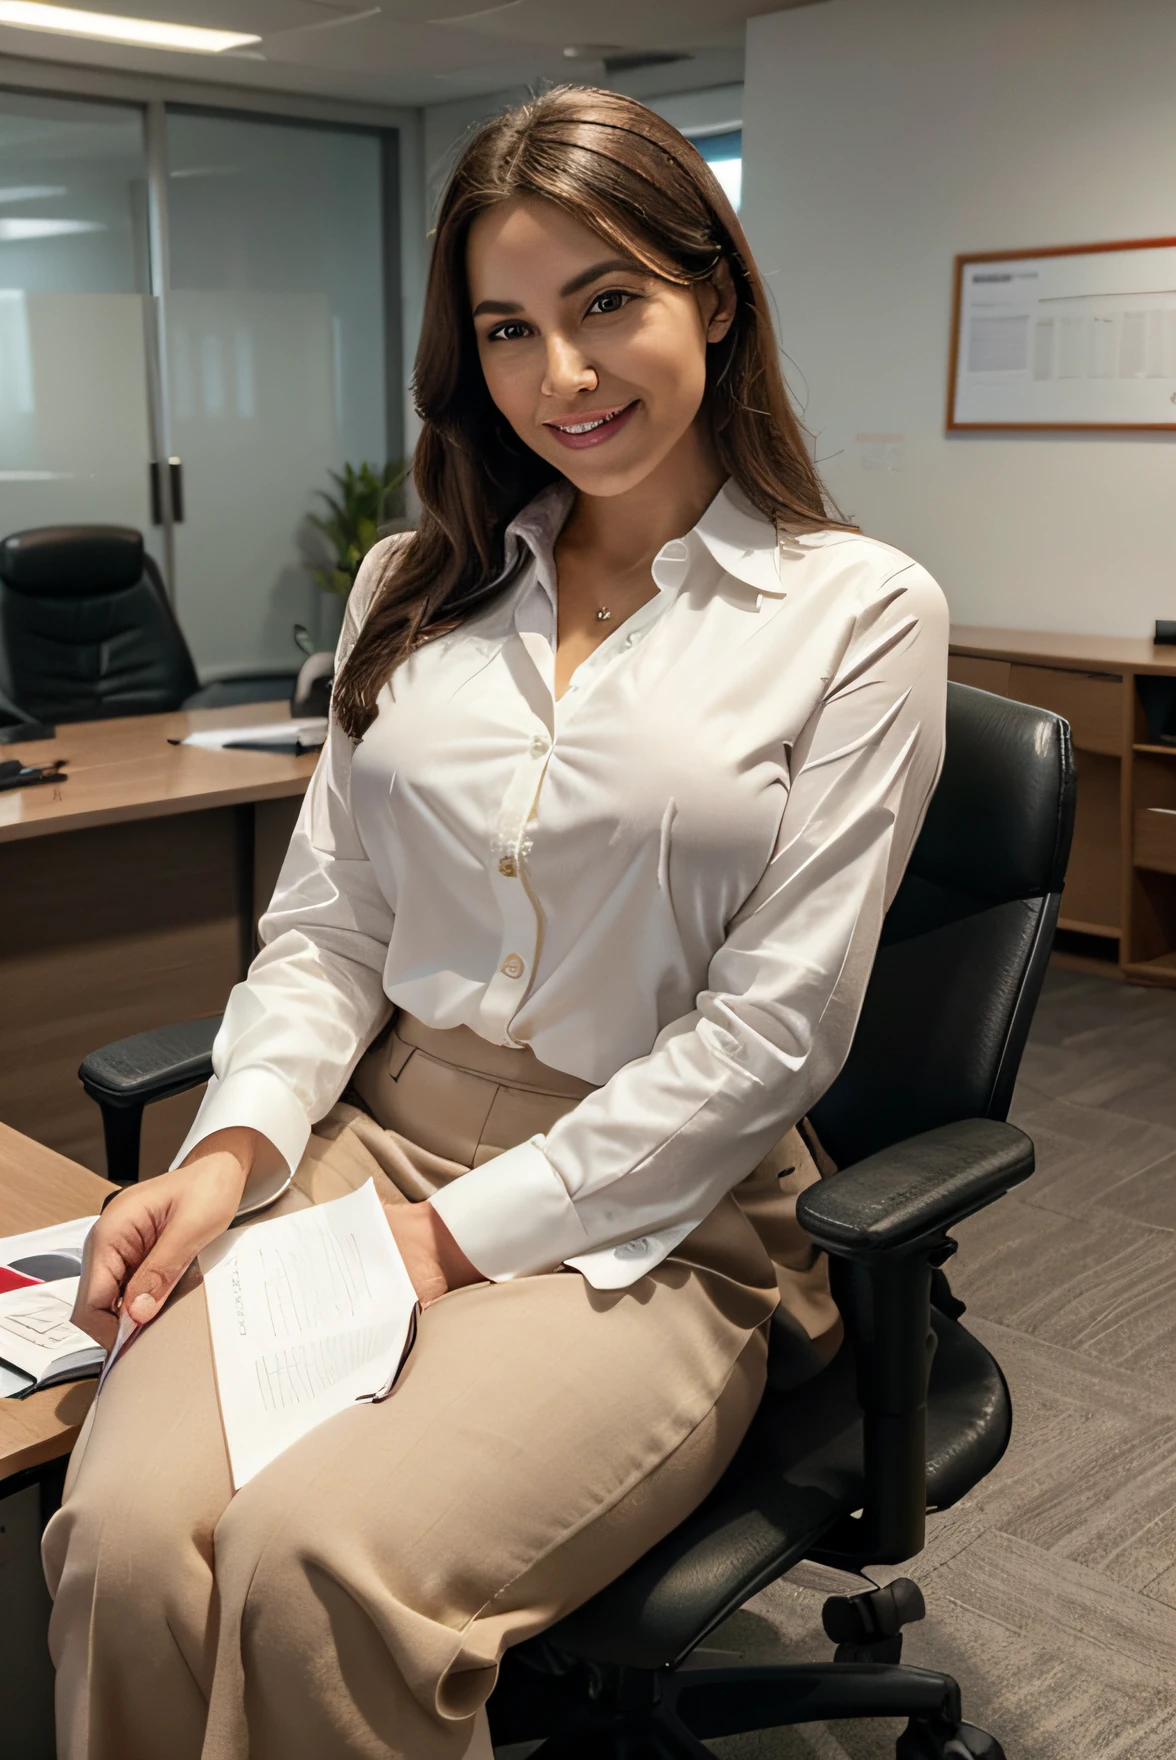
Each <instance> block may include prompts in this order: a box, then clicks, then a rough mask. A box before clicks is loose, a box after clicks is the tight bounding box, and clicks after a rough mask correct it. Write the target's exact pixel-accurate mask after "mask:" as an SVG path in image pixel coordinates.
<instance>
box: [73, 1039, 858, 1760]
mask: <svg viewBox="0 0 1176 1760" xmlns="http://www.w3.org/2000/svg"><path fill="white" fill-rule="evenodd" d="M587 1091H588V1090H587V1088H586V1086H585V1084H584V1083H582V1082H577V1081H574V1080H572V1079H570V1078H568V1077H567V1076H564V1075H560V1074H559V1073H558V1072H556V1071H554V1070H550V1069H546V1068H545V1067H544V1066H543V1065H542V1064H541V1063H539V1062H538V1061H537V1060H536V1059H535V1058H534V1057H533V1056H532V1055H531V1053H530V1052H527V1051H514V1050H509V1049H503V1048H500V1047H497V1046H492V1045H487V1044H485V1043H484V1042H483V1041H481V1040H480V1039H478V1038H477V1037H476V1036H475V1035H474V1034H473V1033H470V1032H465V1031H458V1032H445V1033H437V1032H430V1031H429V1030H428V1029H427V1028H425V1027H422V1026H421V1024H420V1023H419V1022H417V1021H414V1020H412V1019H411V1018H408V1017H405V1016H401V1017H400V1018H399V1019H398V1020H397V1022H396V1024H395V1026H394V1027H393V1029H392V1030H390V1031H389V1032H388V1033H387V1034H385V1035H383V1036H382V1038H381V1040H380V1043H379V1044H378V1045H377V1046H375V1047H374V1048H373V1049H372V1051H371V1052H369V1053H368V1055H367V1056H366V1057H365V1058H364V1059H363V1062H362V1063H361V1065H360V1066H359V1068H358V1069H357V1071H356V1075H355V1081H354V1084H353V1087H352V1089H351V1090H350V1097H349V1098H347V1099H345V1100H344V1101H343V1102H341V1103H340V1105H338V1106H337V1107H336V1108H335V1109H334V1110H333V1111H332V1112H331V1114H330V1115H329V1116H328V1118H326V1119H325V1120H324V1121H323V1122H322V1124H320V1125H319V1126H317V1127H316V1129H315V1131H314V1134H313V1135H312V1137H311V1140H310V1143H309V1145H308V1147H307V1151H306V1154H305V1155H304V1157H303V1159H302V1161H301V1162H300V1163H299V1166H298V1168H297V1170H296V1172H295V1175H294V1179H293V1183H292V1185H291V1187H290V1189H289V1190H288V1191H287V1192H286V1193H285V1195H284V1196H283V1197H282V1198H281V1199H280V1200H279V1202H278V1204H277V1205H276V1206H275V1207H274V1211H272V1212H270V1214H283V1213H287V1212H289V1211H290V1210H292V1209H298V1208H301V1207H304V1206H306V1205H313V1204H317V1203H322V1202H324V1201H326V1200H328V1199H330V1198H332V1197H336V1196H339V1195H341V1194H342V1193H343V1192H346V1191H351V1190H355V1189H356V1188H357V1187H358V1186H360V1185H362V1184H363V1183H364V1182H365V1181H366V1180H368V1179H372V1180H373V1181H374V1183H375V1185H376V1188H377V1190H378V1192H379V1194H380V1197H381V1198H382V1200H383V1201H384V1202H385V1203H386V1204H394V1203H396V1202H408V1201H410V1200H413V1199H421V1198H425V1197H427V1196H428V1195H429V1194H430V1193H432V1192H435V1191H436V1190H438V1188H439V1187H440V1186H442V1185H443V1184H444V1183H445V1182H446V1181H447V1180H450V1179H455V1178H458V1177H460V1175H461V1174H462V1172H463V1171H465V1170H467V1169H468V1168H469V1167H470V1166H472V1165H474V1164H475V1163H477V1162H480V1161H484V1160H486V1159H487V1158H488V1157H490V1156H492V1155H494V1154H496V1153H498V1152H500V1151H501V1150H503V1149H506V1148H509V1147H511V1146H512V1145H513V1144H515V1143H517V1142H520V1141H523V1140H525V1139H526V1138H527V1137H529V1136H531V1135H532V1134H533V1133H534V1132H536V1131H540V1130H544V1129H546V1128H547V1127H549V1126H550V1125H551V1124H552V1123H554V1121H555V1120H556V1119H557V1118H558V1117H559V1116H560V1115H561V1114H562V1113H563V1112H565V1111H567V1110H568V1108H569V1107H572V1106H574V1105H575V1104H576V1102H577V1100H579V1099H581V1098H582V1097H583V1095H584V1094H585V1093H586V1092H587ZM815 1177H817V1172H816V1168H815V1166H814V1164H813V1162H812V1159H811V1156H809V1155H808V1153H807V1151H806V1150H805V1147H804V1144H803V1143H802V1142H801V1141H800V1140H799V1139H797V1138H796V1137H795V1135H792V1136H790V1137H789V1138H787V1139H785V1142H784V1143H783V1144H782V1145H781V1146H780V1149H779V1151H778V1152H777V1154H776V1155H774V1156H772V1157H769V1158H768V1159H767V1160H766V1161H765V1162H764V1163H763V1164H762V1166H761V1167H760V1168H758V1169H757V1170H756V1172H755V1173H754V1174H752V1175H751V1176H749V1178H748V1179H747V1180H745V1181H744V1182H743V1184H742V1185H741V1186H740V1187H739V1188H738V1189H737V1191H736V1192H735V1193H734V1194H733V1195H729V1196H727V1197H725V1198H724V1199H722V1200H721V1202H720V1203H719V1204H717V1205H716V1206H715V1208H714V1210H713V1211H711V1213H710V1214H709V1215H708V1216H707V1217H706V1218H705V1219H704V1221H703V1222H702V1223H700V1224H699V1226H698V1227H697V1228H696V1229H694V1230H692V1232H691V1233H690V1234H689V1235H687V1236H686V1238H685V1239H684V1240H683V1241H681V1242H680V1243H679V1244H678V1246H677V1247H676V1248H675V1250H674V1252H673V1253H671V1254H670V1255H669V1256H668V1257H667V1258H666V1259H665V1260H664V1261H663V1262H662V1263H661V1264H660V1265H657V1266H655V1267H654V1269H653V1270H652V1271H650V1272H646V1273H645V1274H644V1275H643V1276H642V1277H641V1278H640V1279H639V1280H638V1281H637V1282H636V1283H635V1284H634V1285H632V1286H631V1287H629V1288H626V1289H621V1290H597V1289H594V1288H593V1287H592V1286H591V1285H589V1284H588V1283H587V1281H586V1280H585V1279H584V1278H582V1277H580V1276H579V1275H577V1274H576V1273H575V1272H572V1271H567V1270H564V1271H557V1272H553V1273H550V1274H541V1275H537V1276H534V1277H524V1278H518V1279H516V1280H514V1281H512V1282H507V1283H502V1284H494V1283H479V1284H474V1285H471V1286H469V1287H468V1288H464V1289H457V1290H452V1291H450V1292H449V1293H448V1294H447V1295H444V1296H442V1297H441V1298H440V1299H439V1300H438V1301H436V1302H433V1303H431V1304H430V1305H429V1306H428V1307H427V1308H426V1309H425V1310H424V1312H423V1313H422V1314H421V1316H420V1321H419V1325H418V1331H417V1338H416V1342H415V1344H414V1347H413V1349H412V1351H411V1353H410V1355H409V1357H408V1360H407V1363H406V1365H405V1368H404V1370H403V1373H402V1374H401V1376H400V1378H399V1380H398V1381H397V1384H396V1388H395V1391H394V1393H393V1395H392V1397H391V1398H389V1399H387V1400H385V1401H383V1402H382V1403H380V1404H378V1405H372V1404H367V1403H361V1404H358V1405H356V1406H354V1407H352V1408H350V1409H349V1410H347V1411H345V1412H342V1413H340V1414H339V1415H338V1416H336V1417H334V1418H331V1419H330V1420H328V1421H327V1422H326V1423H324V1424H322V1425H320V1426H319V1427H318V1428H317V1429H315V1430H313V1431H311V1433H310V1434H309V1435H308V1436H306V1437H304V1438H303V1439H302V1440H301V1441H300V1442H298V1443H296V1444H295V1445H294V1446H293V1447H291V1448H289V1449H287V1450H286V1451H285V1453H284V1454H282V1455H280V1456H279V1457H278V1458H277V1460H275V1461H274V1462H272V1463H271V1464H270V1465H269V1466H268V1467H266V1468H265V1470H264V1471H263V1472H261V1473H259V1474H258V1475H257V1476H256V1477H255V1478H254V1479H252V1480H250V1482H249V1483H248V1484H247V1485H246V1486H244V1487H243V1489H242V1490H240V1491H239V1492H237V1493H236V1495H234V1493H233V1486H232V1480H231V1477H230V1473H229V1466H228V1458H227V1454H226V1450H225V1446H224V1440H223V1436H222V1432H221V1426H220V1421H219V1415H218V1409H217V1395H216V1380H215V1375H214V1371H213V1362H212V1352H211V1348H210V1344H209V1337H208V1324H207V1316H206V1312H205V1304H204V1294H203V1290H202V1288H201V1286H200V1282H199V1277H198V1275H197V1274H196V1273H195V1272H193V1273H190V1274H189V1275H188V1276H187V1277H186V1278H185V1279H184V1281H183V1283H182V1285H181V1286H180V1288H179V1290H178V1291H177V1292H176V1294H175V1296H174V1297H173V1298H172V1300H171V1301H169V1302H168V1304H167V1305H166V1307H165V1308H164V1310H163V1312H162V1313H161V1314H160V1316H159V1318H158V1320H156V1322H155V1323H154V1324H153V1325H152V1326H151V1327H149V1328H147V1329H146V1330H145V1332H144V1334H143V1337H142V1339H141V1341H140V1342H139V1343H138V1344H137V1345H136V1348H135V1350H134V1351H131V1352H128V1353H127V1356H126V1358H125V1359H124V1360H123V1361H122V1362H120V1363H118V1364H117V1365H116V1366H115V1368H114V1371H113V1373H112V1374H111V1376H110V1378H109V1380H108V1382H107V1383H106V1384H105V1386H104V1387H103V1390H102V1394H101V1397H100V1398H99V1399H98V1400H97V1401H96V1402H95V1404H94V1406H93V1408H92V1410H91V1414H90V1418H89V1420H88V1421H87V1424H86V1426H85V1428H84V1430H83V1432H82V1436H81V1438H80V1440H79V1443H78V1446H77V1448H76V1450H75V1452H74V1458H73V1461H72V1463H71V1468H70V1474H69V1479H68V1481H67V1485H66V1491H65V1497H64V1501H63V1504H62V1507H61V1509H60V1511H59V1512H58V1514H57V1515H56V1516H55V1517H54V1518H53V1520H52V1521H51V1522H50V1524H49V1527H48V1529H47V1530H46V1534H45V1543H44V1557H45V1566H46V1573H47V1577H48V1581H49V1585H50V1588H51V1591H52V1593H53V1594H54V1597H55V1605H54V1610H53V1618H52V1623H51V1627H50V1647H51V1651H52V1655H53V1659H54V1662H55V1663H56V1665H57V1670H58V1690H57V1721H58V1752H59V1756H60V1760H159V1756H160V1755H163V1754H166V1755H168V1756H170V1757H172V1760H325V1757H326V1756H330V1757H331V1760H376V1757H377V1756H378V1757H379V1760H485V1757H486V1756H487V1755H488V1754H489V1736H488V1731H487V1723H486V1716H485V1711H484V1704H485V1700H486V1699H487V1697H488V1696H489V1694H490V1692H491V1690H492V1688H493V1686H494V1681H495V1675H496V1672H497V1668H498V1662H499V1659H500V1657H501V1656H502V1653H503V1650H504V1649H505V1648H506V1647H507V1646H508V1645H512V1644H517V1643H520V1642H521V1641H523V1640H524V1639H526V1638H528V1637H531V1636H533V1635H534V1634H536V1633H537V1632H540V1631H543V1630H545V1629H546V1628H547V1627H548V1626H550V1625H551V1624H552V1622H553V1621H555V1620H558V1619H559V1618H561V1617H562V1616H563V1615H564V1614H565V1613H567V1612H569V1611H570V1610H571V1609H572V1608H575V1607H577V1606H579V1605H580V1604H581V1603H582V1602H583V1601H585V1600H586V1599H587V1598H588V1597H590V1596H591V1595H594V1594H595V1593H596V1592H597V1591H598V1590H599V1589H600V1588H602V1587H603V1586H604V1584H606V1583H608V1582H610V1581H611V1580H612V1579H613V1578H615V1577H616V1576H618V1575H619V1574H620V1573H621V1572H622V1571H624V1570H625V1569H627V1568H628V1566H629V1565H631V1564H632V1563H633V1562H634V1561H635V1560H636V1559H638V1558H639V1557H641V1556H642V1554H643V1553H645V1552H646V1551H648V1549H649V1548H650V1547H651V1546H654V1545H656V1544H657V1542H658V1541H659V1540H660V1539H662V1538H663V1536H664V1535H666V1534H668V1533H669V1532H671V1531H672V1529H673V1528H675V1527H676V1526H677V1525H678V1524H679V1523H680V1522H682V1521H683V1520H684V1519H685V1518H686V1516H687V1515H688V1514H689V1513H690V1511H691V1510H692V1509H694V1508H696V1507H697V1505H698V1504H699V1503H700V1502H701V1500H702V1499H703V1498H704V1497H705V1496H706V1495H707V1493H708V1492H709V1491H710V1490H711V1488H712V1487H713V1486H714V1485H715V1483H716V1482H717V1480H718V1479H719V1478H720V1476H721V1475H722V1473H723V1472H724V1470H725V1469H726V1467H727V1465H728V1463H729V1462H730V1461H731V1459H732V1458H733V1456H734V1454H735V1451H736V1450H737V1448H738V1446H739V1443H740V1441H741V1440H742V1438H743V1436H744V1435H745V1434H746V1431H747V1427H748V1425H749V1424H750V1423H751V1421H752V1418H753V1416H754V1413H755V1410H756V1408H757V1406H758V1404H759V1401H760V1397H761V1394H762V1390H763V1386H764V1378H765V1370H766V1359H767V1340H766V1337H765V1333H766V1329H767V1326H768V1323H769V1321H770V1320H771V1318H772V1316H773V1311H774V1310H776V1311H777V1312H778V1309H777V1286H779V1287H781V1288H783V1289H784V1291H785V1292H786V1300H787V1301H788V1302H789V1307H790V1311H791V1312H792V1313H793V1314H794V1315H796V1316H797V1317H798V1320H799V1324H798V1323H797V1322H796V1321H794V1322H793V1330H794V1333H795V1338H794V1339H793V1340H792V1341H791V1342H792V1343H793V1344H794V1345H795V1346H796V1347H797V1348H798V1351H799V1357H800V1358H801V1359H803V1358H804V1356H805V1353H806V1352H807V1353H808V1355H809V1357H810V1358H811V1357H814V1356H815V1354H816V1353H814V1352H813V1349H812V1346H811V1345H810V1344H809V1342H808V1339H807V1338H806V1337H805V1332H806V1331H810V1332H811V1333H812V1334H813V1335H815V1336H816V1337H817V1338H818V1340H820V1341H821V1342H822V1344H823V1345H827V1344H828V1342H829V1340H830V1338H831V1335H832V1333H833V1330H834V1328H835V1325H836V1321H835V1316H834V1315H833V1313H832V1307H831V1304H830V1303H829V1302H828V1294H827V1285H826V1283H825V1280H824V1272H823V1267H822V1266H821V1264H820V1261H819V1260H818V1259H817V1258H816V1257H815V1255H814V1254H813V1252H812V1250H811V1248H810V1246H809V1244H808V1243H807V1242H806V1241H805V1239H804V1237H803V1236H802V1235H801V1234H800V1233H799V1232H798V1231H797V1229H796V1221H795V1213H794V1204H795V1193H796V1191H798V1190H800V1189H801V1188H802V1187H803V1185H804V1184H807V1183H809V1181H811V1180H812V1179H813V1178H815ZM242 1226H243V1227H246V1228H248V1227H254V1226H264V1220H263V1218H260V1217H259V1218H257V1219H251V1220H249V1221H246V1222H244V1223H243V1224H242ZM773 1267H775V1269H773ZM784 1342H785V1344H787V1343H788V1342H789V1341H788V1340H787V1339H785V1341H784ZM773 1378H774V1379H775V1378H776V1377H775V1374H774V1376H773Z"/></svg>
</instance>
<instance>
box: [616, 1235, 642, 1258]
mask: <svg viewBox="0 0 1176 1760" xmlns="http://www.w3.org/2000/svg"><path fill="white" fill-rule="evenodd" d="M648 1251H649V1241H648V1239H647V1238H646V1236H645V1235H641V1237H640V1238H639V1239H638V1240H635V1241H623V1242H622V1244H621V1245H620V1246H619V1247H614V1248H613V1252H614V1253H615V1254H616V1256H617V1258H618V1259H640V1257H641V1255H642V1253H647V1252H648Z"/></svg>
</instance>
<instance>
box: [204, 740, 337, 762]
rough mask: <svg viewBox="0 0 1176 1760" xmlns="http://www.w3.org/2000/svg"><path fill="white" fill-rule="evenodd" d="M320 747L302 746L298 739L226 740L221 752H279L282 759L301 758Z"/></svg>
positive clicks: (318, 749)
mask: <svg viewBox="0 0 1176 1760" xmlns="http://www.w3.org/2000/svg"><path fill="white" fill-rule="evenodd" d="M321 749H322V748H321V747H320V746H304V745H303V743H302V741H301V740H300V739H284V740H277V739H227V740H226V741H225V743H224V745H223V746H222V747H221V751H222V752H279V753H281V755H282V756H283V757H290V758H301V757H304V756H305V754H306V753H307V752H317V751H321Z"/></svg>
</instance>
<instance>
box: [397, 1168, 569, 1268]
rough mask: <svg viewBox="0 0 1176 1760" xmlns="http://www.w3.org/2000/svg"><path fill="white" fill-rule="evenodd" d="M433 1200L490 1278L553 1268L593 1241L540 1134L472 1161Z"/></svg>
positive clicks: (463, 1246)
mask: <svg viewBox="0 0 1176 1760" xmlns="http://www.w3.org/2000/svg"><path fill="white" fill-rule="evenodd" d="M429 1202H430V1203H431V1204H432V1206H433V1208H434V1210H435V1211H436V1212H437V1214H438V1216H440V1218H441V1220H442V1222H444V1224H445V1226H446V1228H448V1230H449V1232H450V1234H451V1235H452V1236H453V1238H454V1240H455V1241H456V1242H457V1244H458V1246H459V1247H460V1248H461V1250H462V1252H463V1253H464V1254H465V1256H466V1258H467V1259H469V1260H470V1261H471V1263H472V1264H474V1265H476V1266H477V1268H478V1270H479V1271H480V1272H481V1273H482V1276H483V1277H488V1278H489V1279H490V1281H491V1283H507V1282H509V1281H510V1280H511V1279H512V1278H515V1277H532V1276H534V1275H535V1274H536V1273H537V1272H540V1271H554V1270H555V1267H556V1266H557V1265H561V1264H562V1263H563V1261H564V1260H565V1259H567V1258H569V1257H570V1256H571V1255H572V1254H573V1253H582V1252H584V1250H585V1249H586V1248H587V1247H588V1246H589V1245H590V1242H589V1241H588V1238H587V1236H586V1234H585V1233H584V1227H583V1224H582V1223H581V1221H580V1218H579V1217H578V1216H577V1214H576V1207H575V1205H574V1204H573V1203H572V1200H571V1198H570V1197H569V1196H568V1191H567V1187H566V1186H565V1185H564V1183H563V1181H562V1180H561V1179H560V1177H559V1175H558V1173H556V1171H555V1169H554V1167H553V1166H552V1165H551V1162H550V1161H549V1160H548V1159H547V1156H546V1155H545V1154H544V1153H543V1138H542V1136H536V1137H531V1138H530V1140H529V1141H528V1142H525V1143H519V1144H518V1145H517V1147H516V1148H514V1149H507V1150H506V1151H505V1153H504V1154H502V1155H496V1156H495V1157H494V1159H493V1160H492V1161H484V1162H483V1163H482V1165H481V1166H480V1167H473V1168H471V1169H470V1171H469V1173H463V1174H462V1176H461V1178H460V1179H455V1180H452V1181H451V1182H450V1184H449V1185H447V1186H445V1187H443V1188H442V1190H441V1191H439V1192H437V1193H436V1194H435V1195H434V1196H433V1197H432V1198H431V1199H430V1200H429Z"/></svg>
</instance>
